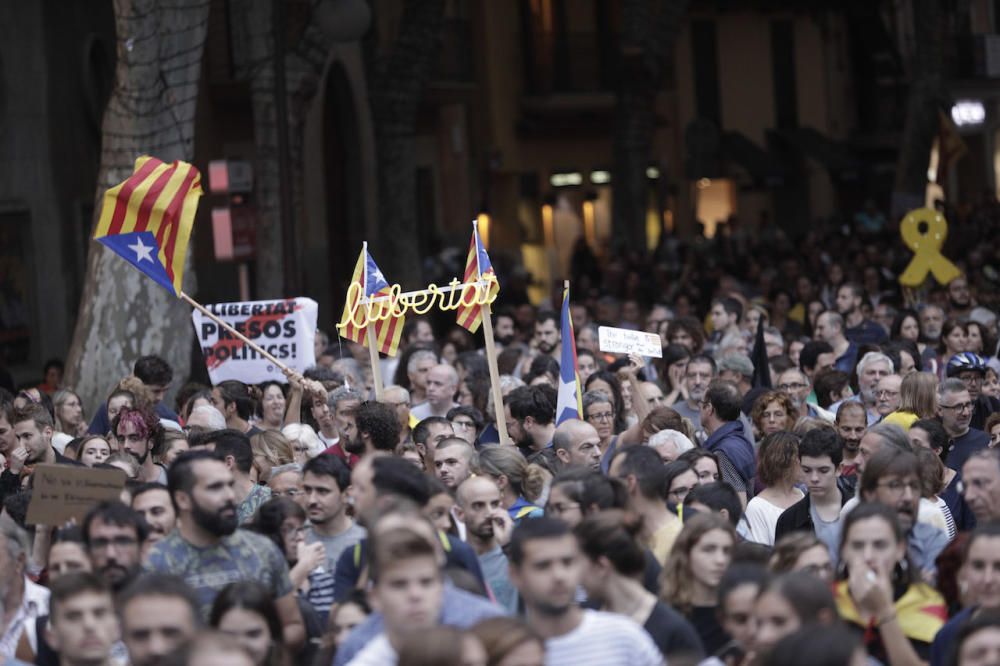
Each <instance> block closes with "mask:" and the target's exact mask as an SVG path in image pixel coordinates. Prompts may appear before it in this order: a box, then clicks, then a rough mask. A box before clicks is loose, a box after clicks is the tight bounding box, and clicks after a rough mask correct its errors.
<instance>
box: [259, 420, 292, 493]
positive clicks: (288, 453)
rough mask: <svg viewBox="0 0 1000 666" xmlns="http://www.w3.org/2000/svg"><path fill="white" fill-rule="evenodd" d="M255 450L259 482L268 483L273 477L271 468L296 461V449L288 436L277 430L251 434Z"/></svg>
mask: <svg viewBox="0 0 1000 666" xmlns="http://www.w3.org/2000/svg"><path fill="white" fill-rule="evenodd" d="M250 449H251V450H252V451H253V468H254V469H255V470H256V471H257V483H262V484H266V483H267V481H268V479H270V478H271V470H272V469H274V468H275V467H281V466H282V465H289V464H291V463H293V462H296V459H295V449H294V448H293V447H292V443H291V442H289V441H288V438H287V437H285V436H284V435H282V434H281V433H280V432H278V431H276V430H262V431H260V432H258V433H257V434H255V435H251V436H250Z"/></svg>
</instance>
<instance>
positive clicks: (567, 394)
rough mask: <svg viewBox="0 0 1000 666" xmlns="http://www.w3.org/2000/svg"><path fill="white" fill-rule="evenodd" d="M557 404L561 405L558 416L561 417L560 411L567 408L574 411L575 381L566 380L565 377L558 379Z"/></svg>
mask: <svg viewBox="0 0 1000 666" xmlns="http://www.w3.org/2000/svg"><path fill="white" fill-rule="evenodd" d="M558 396H559V397H558V404H559V405H561V406H562V409H561V410H559V414H558V416H559V417H561V416H562V413H563V412H565V411H566V410H567V409H568V410H571V411H573V412H575V411H576V381H575V380H572V381H566V380H565V379H560V380H559V393H558Z"/></svg>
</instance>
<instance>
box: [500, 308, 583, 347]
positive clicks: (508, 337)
mask: <svg viewBox="0 0 1000 666" xmlns="http://www.w3.org/2000/svg"><path fill="white" fill-rule="evenodd" d="M573 321H576V319H574V320H573ZM516 337H517V320H516V319H515V318H514V312H513V310H511V309H510V308H501V309H500V310H499V311H498V312H497V313H496V314H494V315H493V340H494V341H495V342H496V343H497V351H498V352H499V351H501V350H503V348H504V347H506V346H507V345H509V344H510V343H512V342H514V338H516Z"/></svg>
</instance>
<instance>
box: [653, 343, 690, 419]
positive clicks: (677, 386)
mask: <svg viewBox="0 0 1000 666" xmlns="http://www.w3.org/2000/svg"><path fill="white" fill-rule="evenodd" d="M690 358H691V350H690V349H688V348H687V347H684V346H681V345H667V346H666V347H664V348H663V358H662V359H660V363H659V371H660V377H661V378H662V381H663V385H664V388H665V389H666V394H665V395H664V396H663V404H665V405H673V404H674V403H677V402H680V401H681V400H687V398H688V395H687V387H686V386H685V385H684V372H685V371H686V370H687V363H688V360H689V359H690Z"/></svg>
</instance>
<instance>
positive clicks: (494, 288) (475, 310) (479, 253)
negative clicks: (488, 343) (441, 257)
mask: <svg viewBox="0 0 1000 666" xmlns="http://www.w3.org/2000/svg"><path fill="white" fill-rule="evenodd" d="M487 279H488V280H490V287H489V293H490V296H491V297H492V296H493V295H494V294H496V293H499V291H500V283H499V282H497V279H496V273H495V272H494V271H493V264H491V263H490V255H488V254H486V248H484V247H483V241H482V239H481V238H479V227H477V226H475V224H473V227H472V240H471V241H469V253H468V255H466V258H465V277H464V278H463V280H462V281H463V282H466V283H468V282H476V281H479V280H487ZM467 288H468V287H467ZM463 293H464V292H463ZM456 321H457V322H458V325H459V326H461V327H462V328H464V329H466V330H467V331H469V333H475V332H476V331H477V330H478V329H479V326H480V324H482V323H483V308H482V306H480V305H475V304H473V305H462V304H459V306H458V315H457V317H456Z"/></svg>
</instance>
